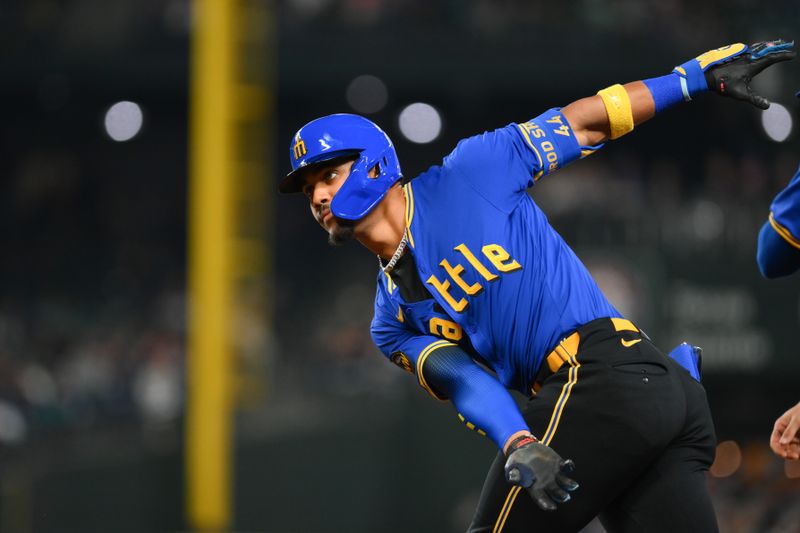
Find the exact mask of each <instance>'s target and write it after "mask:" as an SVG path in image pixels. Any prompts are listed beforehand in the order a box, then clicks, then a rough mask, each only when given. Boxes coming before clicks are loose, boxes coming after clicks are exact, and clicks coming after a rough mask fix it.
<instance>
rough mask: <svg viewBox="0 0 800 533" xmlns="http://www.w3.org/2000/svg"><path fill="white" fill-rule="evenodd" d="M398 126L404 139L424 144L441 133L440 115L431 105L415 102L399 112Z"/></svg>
mask: <svg viewBox="0 0 800 533" xmlns="http://www.w3.org/2000/svg"><path fill="white" fill-rule="evenodd" d="M399 126H400V133H402V134H403V136H404V137H405V138H406V139H408V140H409V141H411V142H414V143H417V144H425V143H429V142H432V141H434V140H436V138H437V137H439V134H441V133H442V116H441V115H440V114H439V112H438V111H437V110H436V108H434V107H433V106H432V105H430V104H424V103H422V102H417V103H415V104H411V105H409V106H407V107H405V108H404V109H403V110H402V111H401V112H400V117H399Z"/></svg>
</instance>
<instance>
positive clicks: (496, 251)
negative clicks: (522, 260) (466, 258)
mask: <svg viewBox="0 0 800 533" xmlns="http://www.w3.org/2000/svg"><path fill="white" fill-rule="evenodd" d="M481 251H482V252H483V255H485V256H486V257H487V258H488V259H489V261H491V262H492V264H493V265H494V267H495V268H496V269H497V270H499V271H500V272H514V271H515V270H519V269H521V268H522V265H520V264H519V263H518V262H517V260H516V259H514V258H512V257H511V255H510V254H509V253H508V252H506V251H505V249H504V248H503V247H502V246H500V245H499V244H487V245H486V246H484V247H483V249H482V250H481ZM509 259H510V261H509Z"/></svg>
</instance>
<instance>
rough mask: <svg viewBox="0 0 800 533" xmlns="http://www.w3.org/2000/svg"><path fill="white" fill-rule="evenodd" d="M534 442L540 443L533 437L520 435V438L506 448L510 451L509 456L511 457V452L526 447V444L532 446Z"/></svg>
mask: <svg viewBox="0 0 800 533" xmlns="http://www.w3.org/2000/svg"><path fill="white" fill-rule="evenodd" d="M534 442H539V441H538V440H536V437H534V436H533V435H530V434H528V435H520V436H519V437H517V438H515V439H514V440H512V441H511V442H510V443H509V444H508V447H507V448H506V449H507V450H508V452H507V455H510V454H511V452H513V451H514V450H516V449H518V448H521V447H523V446H525V445H526V444H531V443H534Z"/></svg>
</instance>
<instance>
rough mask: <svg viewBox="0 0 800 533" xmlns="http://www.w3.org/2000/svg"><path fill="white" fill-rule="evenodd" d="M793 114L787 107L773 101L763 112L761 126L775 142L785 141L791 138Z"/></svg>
mask: <svg viewBox="0 0 800 533" xmlns="http://www.w3.org/2000/svg"><path fill="white" fill-rule="evenodd" d="M793 122H794V121H793V120H792V114H791V113H790V112H789V110H788V109H786V107H784V106H782V105H781V104H778V103H775V102H773V103H772V105H770V106H769V109H765V110H764V111H762V112H761V126H762V127H763V128H764V133H766V134H767V137H769V138H770V139H772V140H773V141H775V142H779V143H780V142H783V141H785V140H786V139H788V138H789V135H790V134H791V133H792V127H793V125H794V124H793Z"/></svg>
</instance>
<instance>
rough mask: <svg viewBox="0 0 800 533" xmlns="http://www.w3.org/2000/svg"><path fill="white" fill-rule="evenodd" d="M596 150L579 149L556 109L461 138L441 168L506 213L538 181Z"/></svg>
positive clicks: (589, 148) (569, 129) (562, 116)
mask: <svg viewBox="0 0 800 533" xmlns="http://www.w3.org/2000/svg"><path fill="white" fill-rule="evenodd" d="M600 147H602V145H598V146H580V145H579V144H578V141H577V139H576V137H575V133H574V132H573V131H572V128H571V126H570V125H569V122H567V119H566V118H565V117H564V115H563V114H562V113H561V110H560V109H558V108H554V109H550V110H548V111H546V112H545V113H542V114H541V115H539V116H538V117H536V118H533V119H531V120H529V121H527V122H523V123H520V124H516V123H512V124H509V125H508V126H506V127H504V128H500V129H497V130H494V131H491V132H486V133H483V134H481V135H476V136H474V137H470V138H467V139H464V140H463V141H461V142H460V143H459V144H458V145H457V146H456V148H455V150H453V152H451V153H450V155H449V156H447V157H446V158H445V161H444V165H445V167H446V168H449V169H451V170H454V171H455V172H454V174H455V175H457V176H459V177H461V178H463V179H465V180H466V181H467V182H468V183H469V184H470V185H471V186H472V187H473V188H474V189H475V190H477V191H478V192H479V193H480V194H481V195H482V196H484V197H485V198H486V199H487V200H489V201H490V202H492V203H493V204H495V205H496V206H497V207H500V208H501V209H503V210H507V209H509V208H510V207H513V206H514V205H516V203H517V202H518V201H519V198H520V197H521V196H522V195H524V194H525V193H526V190H527V189H528V188H529V187H531V186H533V184H534V183H536V181H537V180H539V178H541V177H542V176H544V175H546V174H550V173H551V172H555V171H556V170H558V169H559V168H561V167H563V166H565V165H567V164H569V163H570V162H572V161H575V160H577V159H580V158H581V157H584V156H586V155H589V154H591V153H593V152H594V151H595V150H597V149H599V148H600Z"/></svg>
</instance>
